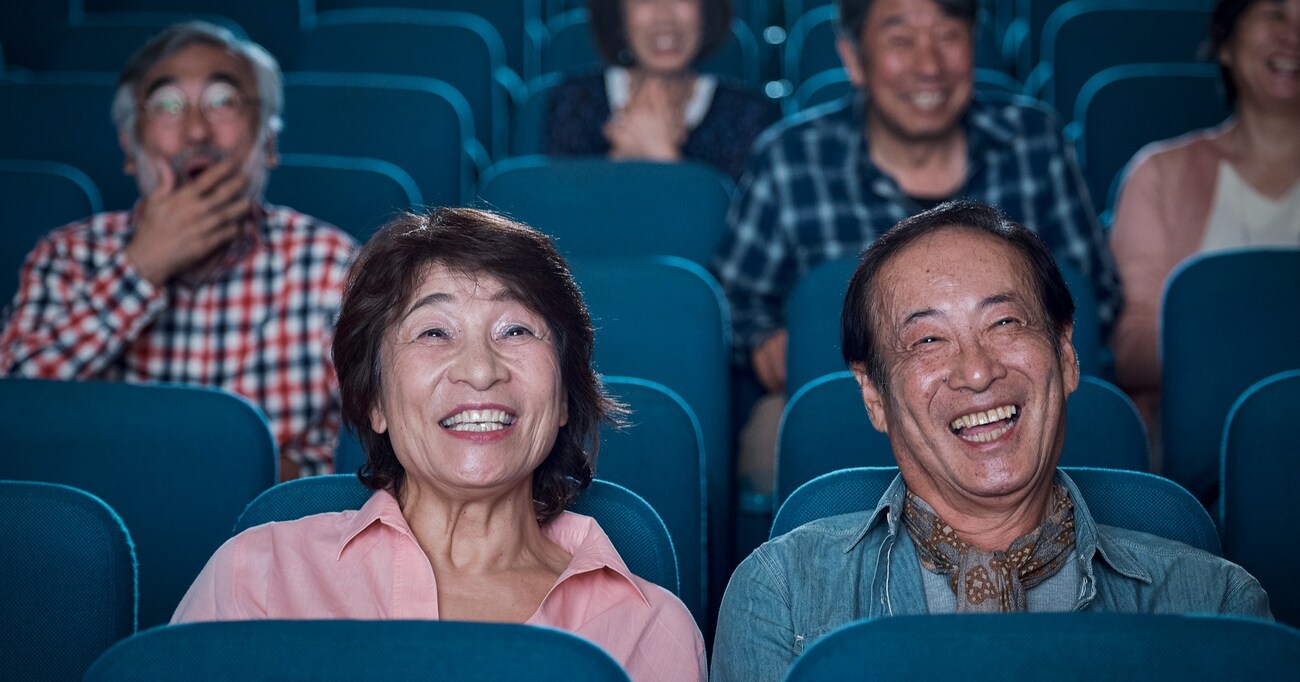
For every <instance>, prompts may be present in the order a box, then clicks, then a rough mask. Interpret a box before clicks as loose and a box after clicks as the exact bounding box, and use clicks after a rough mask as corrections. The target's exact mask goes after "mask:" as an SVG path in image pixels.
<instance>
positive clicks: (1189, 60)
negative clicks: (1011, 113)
mask: <svg viewBox="0 0 1300 682" xmlns="http://www.w3.org/2000/svg"><path fill="white" fill-rule="evenodd" d="M1209 34H1210V12H1209V5H1208V4H1207V5H1205V6H1203V7H1197V6H1194V5H1191V4H1189V3H1188V2H1187V1H1186V0H1138V1H1137V2H1135V1H1134V0H1072V1H1071V2H1067V3H1065V4H1064V5H1061V6H1060V7H1059V8H1057V9H1056V11H1054V12H1052V15H1051V16H1050V17H1048V19H1047V24H1046V25H1045V26H1044V27H1043V56H1042V61H1041V62H1040V65H1041V66H1040V67H1039V68H1040V70H1042V71H1043V73H1044V76H1045V77H1046V78H1047V82H1048V85H1047V87H1046V88H1045V89H1044V91H1043V92H1044V94H1045V95H1046V96H1045V97H1044V100H1045V101H1046V102H1047V103H1048V104H1050V105H1051V106H1053V107H1054V108H1055V109H1056V110H1057V111H1059V112H1062V113H1065V114H1069V113H1071V112H1073V111H1074V100H1075V98H1076V97H1077V96H1078V94H1079V90H1080V89H1081V88H1082V87H1083V84H1084V83H1085V82H1087V80H1088V79H1089V78H1091V77H1092V76H1093V75H1094V74H1096V73H1098V72H1100V71H1101V70H1103V69H1105V68H1108V67H1111V66H1119V65H1121V64H1140V63H1154V62H1166V63H1186V64H1193V63H1196V62H1198V61H1200V60H1199V59H1198V54H1197V52H1198V50H1200V48H1201V45H1202V44H1203V43H1205V42H1206V40H1207V39H1208V38H1209ZM1152 36H1159V39H1158V40H1152V39H1151V37H1152Z"/></svg>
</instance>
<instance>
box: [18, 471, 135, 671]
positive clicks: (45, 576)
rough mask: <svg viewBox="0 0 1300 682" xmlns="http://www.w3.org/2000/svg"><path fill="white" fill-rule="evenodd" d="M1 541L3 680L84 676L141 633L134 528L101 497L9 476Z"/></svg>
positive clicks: (61, 486)
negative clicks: (110, 649)
mask: <svg viewBox="0 0 1300 682" xmlns="http://www.w3.org/2000/svg"><path fill="white" fill-rule="evenodd" d="M6 452H7V455H6V456H8V457H18V456H22V455H19V454H18V453H16V452H14V451H12V450H7V451H6ZM0 545H3V546H4V557H5V558H4V570H2V571H0V585H3V589H0V613H2V614H4V617H3V618H0V677H2V678H4V679H6V680H51V681H62V680H68V681H75V680H80V679H81V675H82V674H83V673H85V672H86V669H87V668H89V667H90V664H91V663H92V662H94V660H95V659H96V658H97V657H98V656H99V655H100V654H101V653H103V652H104V650H105V649H107V648H108V647H109V646H111V645H112V644H113V643H114V642H116V641H118V640H119V639H122V638H123V637H127V636H129V635H130V634H131V633H133V632H135V609H136V599H135V553H134V551H133V550H132V546H131V535H130V533H128V532H127V530H126V526H125V525H123V523H122V519H121V518H119V517H118V515H117V514H116V513H115V512H114V511H113V510H112V508H110V507H109V506H108V505H107V504H104V502H103V501H102V500H100V499H99V498H98V497H95V496H94V495H91V494H90V493H87V492H85V491H83V490H78V489H76V488H71V487H68V486H64V485H55V484H52V483H31V482H20V481H0Z"/></svg>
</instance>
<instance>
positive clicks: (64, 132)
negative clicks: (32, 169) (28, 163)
mask: <svg viewBox="0 0 1300 682" xmlns="http://www.w3.org/2000/svg"><path fill="white" fill-rule="evenodd" d="M114 82H115V77H114V76H112V75H109V74H105V73H42V74H35V75H33V76H32V77H30V78H27V79H24V80H22V81H17V80H13V81H0V128H2V129H3V130H4V131H5V134H4V135H0V158H6V159H31V160H40V161H57V162H59V163H66V164H68V165H70V166H73V167H75V168H77V169H79V170H81V171H82V172H84V173H85V174H86V175H88V176H90V179H91V180H92V181H93V182H94V183H95V186H96V187H98V188H99V191H100V199H101V200H102V201H103V207H104V208H105V209H107V210H119V209H127V208H130V207H131V205H132V204H133V203H135V200H136V197H138V196H139V192H138V191H137V190H136V186H135V181H134V180H133V179H132V178H131V177H130V176H128V175H126V174H125V173H123V172H122V163H123V156H122V149H121V148H120V147H119V146H118V144H117V131H116V130H115V129H114V128H113V122H112V119H111V118H110V117H109V111H108V110H109V105H110V104H111V103H112V101H113V89H114V88H113V85H114ZM51 131H57V134H52V132H51Z"/></svg>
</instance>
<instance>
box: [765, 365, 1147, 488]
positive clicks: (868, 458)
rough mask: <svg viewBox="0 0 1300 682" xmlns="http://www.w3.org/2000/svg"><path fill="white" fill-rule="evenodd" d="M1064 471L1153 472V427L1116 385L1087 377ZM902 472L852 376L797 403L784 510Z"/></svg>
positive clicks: (805, 391) (787, 415) (832, 379)
mask: <svg viewBox="0 0 1300 682" xmlns="http://www.w3.org/2000/svg"><path fill="white" fill-rule="evenodd" d="M1061 464H1062V465H1064V466H1067V467H1103V468H1107V469H1125V470H1129V471H1146V470H1147V468H1148V455H1147V436H1146V428H1145V427H1144V426H1143V425H1142V417H1141V415H1139V414H1138V411H1137V407H1136V406H1134V405H1133V401H1131V400H1129V398H1128V396H1126V395H1124V392H1123V391H1121V390H1119V389H1118V388H1116V387H1115V386H1114V385H1112V384H1110V383H1109V382H1106V381H1103V380H1101V379H1098V378H1096V377H1090V376H1085V377H1083V378H1082V379H1080V381H1079V388H1078V389H1077V390H1075V392H1074V393H1072V394H1070V397H1069V399H1068V401H1067V403H1066V408H1065V445H1064V446H1063V447H1062V448H1061ZM861 466H894V452H893V449H892V447H891V446H890V443H889V438H888V437H887V436H885V435H884V434H882V433H880V432H879V431H876V430H875V429H874V428H873V427H872V426H871V420H870V418H869V417H868V416H867V411H866V409H865V407H864V406H863V403H862V392H861V390H860V389H859V388H858V382H857V380H856V379H855V378H854V377H853V374H852V373H851V372H847V371H844V372H835V373H832V374H826V375H823V376H820V377H818V378H816V379H814V380H812V381H810V382H808V383H807V384H804V386H803V388H800V389H799V390H798V391H796V392H795V394H794V395H793V396H791V398H790V401H789V402H788V403H787V404H786V407H785V412H784V413H783V414H782V416H781V427H780V429H779V431H778V435H777V447H776V494H775V495H774V496H773V501H774V502H775V504H777V505H778V506H779V505H780V504H781V503H782V502H783V501H784V500H785V499H786V498H787V497H789V496H790V494H791V493H792V492H794V491H795V490H796V489H797V488H798V487H799V486H801V485H803V484H804V483H807V482H808V481H811V480H813V479H814V478H816V477H818V476H820V475H822V474H826V473H830V472H832V471H836V470H838V469H848V468H850V467H861Z"/></svg>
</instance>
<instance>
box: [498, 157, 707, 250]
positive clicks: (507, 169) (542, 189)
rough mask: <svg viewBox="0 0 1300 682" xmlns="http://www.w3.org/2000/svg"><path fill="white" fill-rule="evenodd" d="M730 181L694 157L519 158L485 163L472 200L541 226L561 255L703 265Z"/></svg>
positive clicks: (537, 226) (530, 223) (538, 227)
mask: <svg viewBox="0 0 1300 682" xmlns="http://www.w3.org/2000/svg"><path fill="white" fill-rule="evenodd" d="M730 188H731V181H730V179H728V178H727V177H726V176H724V175H722V174H721V173H720V172H718V171H716V170H714V169H713V168H711V167H709V166H706V165H704V164H701V163H693V162H682V163H672V164H666V163H654V162H649V161H611V160H609V159H602V158H563V159H548V158H545V157H538V156H532V157H524V158H519V159H509V160H507V161H504V162H502V163H499V164H497V165H495V166H493V167H492V169H491V170H490V171H489V172H488V173H487V175H486V176H484V178H483V180H482V182H481V184H480V187H479V195H478V199H479V203H481V204H482V205H484V206H485V207H487V208H491V209H493V210H497V211H503V212H505V213H507V214H509V215H511V216H513V217H514V218H516V219H518V220H522V221H523V222H525V223H528V224H529V225H532V226H533V227H535V228H537V229H539V230H541V231H542V232H545V233H547V234H549V235H551V237H553V238H554V239H555V245H556V247H557V248H559V249H560V251H561V252H562V253H564V254H565V255H566V256H568V257H578V258H589V257H604V256H618V257H626V256H654V255H670V256H681V257H682V258H686V259H689V260H692V261H694V262H696V263H699V264H700V265H704V266H707V265H708V264H709V262H710V261H711V260H712V259H713V256H714V254H715V253H716V252H717V247H718V243H719V242H720V241H721V240H722V236H723V235H724V234H725V233H726V230H727V208H728V206H729V205H730V201H731V197H730Z"/></svg>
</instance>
